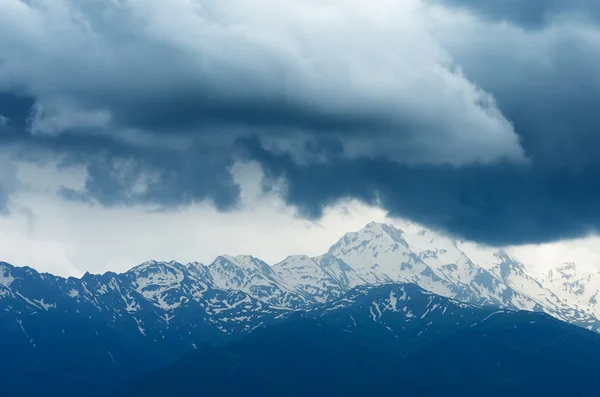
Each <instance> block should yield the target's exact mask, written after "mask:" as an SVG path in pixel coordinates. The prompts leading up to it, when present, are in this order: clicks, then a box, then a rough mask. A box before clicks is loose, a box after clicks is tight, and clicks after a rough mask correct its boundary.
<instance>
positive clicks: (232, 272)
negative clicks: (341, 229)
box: [0, 222, 600, 345]
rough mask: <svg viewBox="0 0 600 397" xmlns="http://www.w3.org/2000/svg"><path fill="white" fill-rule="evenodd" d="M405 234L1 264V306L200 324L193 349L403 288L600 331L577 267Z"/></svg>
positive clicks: (155, 333) (381, 230) (597, 288)
mask: <svg viewBox="0 0 600 397" xmlns="http://www.w3.org/2000/svg"><path fill="white" fill-rule="evenodd" d="M405 229H406V230H403V229H402V230H401V229H398V228H396V227H394V226H392V225H386V224H380V223H374V222H372V223H369V224H368V225H367V226H366V227H364V228H363V229H361V230H359V231H357V232H351V233H347V234H346V235H344V236H343V237H342V238H341V239H340V240H339V241H338V242H337V243H336V244H334V245H333V246H332V247H331V248H330V250H329V251H328V253H326V254H324V255H321V256H318V257H313V258H310V257H308V256H305V255H295V256H290V257H288V258H286V259H285V260H283V261H281V262H280V263H277V264H276V265H274V266H272V267H271V266H269V265H268V264H267V263H265V262H263V261H261V260H260V259H257V258H254V257H252V256H248V255H239V256H235V257H234V256H227V255H224V256H219V257H217V258H216V259H215V260H214V261H213V262H212V263H211V264H210V265H208V266H205V265H203V264H201V263H198V262H192V263H188V264H182V263H178V262H175V261H171V262H160V261H148V262H145V263H143V264H141V265H139V266H136V267H134V268H132V269H131V270H129V271H128V272H125V273H123V274H116V273H111V272H109V273H105V274H103V275H92V274H89V273H86V274H85V275H84V276H83V277H82V278H81V279H76V278H69V279H63V278H60V277H55V276H52V275H48V274H38V273H37V272H35V270H33V269H29V268H16V267H12V266H11V265H8V264H4V263H0V308H3V309H4V310H5V311H9V312H14V313H16V315H15V316H16V317H15V318H18V319H21V318H22V314H23V313H31V312H36V313H39V312H41V311H44V312H48V311H52V310H55V309H57V308H58V309H60V310H64V309H65V308H66V309H67V311H69V313H71V312H75V313H82V312H86V313H89V314H88V316H91V318H94V317H96V316H97V317H98V318H102V319H103V320H102V321H108V322H109V323H111V324H117V323H120V322H125V323H127V324H128V325H127V326H128V327H132V328H133V329H135V330H136V332H138V333H139V334H140V335H141V336H142V337H146V338H151V339H152V340H154V339H156V340H159V339H163V338H167V339H168V338H169V335H171V337H175V336H173V335H174V334H171V332H174V331H172V330H173V329H176V328H177V327H180V329H182V328H183V329H188V328H190V327H191V329H192V330H191V331H190V334H189V335H191V336H189V337H187V338H183V341H184V342H185V343H187V344H188V345H190V344H195V343H199V342H200V341H201V340H202V339H203V338H205V339H206V338H207V339H219V338H220V337H222V336H224V335H228V336H231V335H237V334H239V333H244V332H247V331H248V330H252V329H254V328H256V327H258V326H261V325H263V324H267V323H269V322H270V321H273V320H274V319H276V318H278V317H280V316H282V315H285V313H288V312H289V311H290V310H301V309H307V308H311V307H315V306H317V305H320V304H327V303H329V302H332V301H333V300H335V299H338V298H339V297H340V296H342V295H343V294H345V293H347V292H348V291H350V290H352V289H353V288H355V287H357V286H363V285H380V284H387V283H391V282H392V283H398V282H400V283H414V284H416V285H418V286H419V287H421V288H423V289H424V290H427V291H429V292H432V293H435V294H439V295H441V296H445V297H448V298H452V299H456V300H459V301H463V302H468V303H471V304H475V305H493V306H501V307H503V308H506V309H510V310H529V311H540V312H545V313H548V314H551V315H552V316H554V317H557V318H559V319H562V320H565V321H569V322H572V323H575V324H578V325H581V326H584V327H587V328H590V329H596V330H598V329H600V326H599V324H600V322H599V321H598V318H599V317H600V307H599V306H598V305H597V304H596V299H597V296H598V293H599V292H600V273H598V272H594V271H592V270H591V269H583V268H581V267H576V266H575V265H572V264H571V265H564V266H559V267H556V268H553V269H552V270H551V271H549V272H547V273H545V274H544V275H542V276H540V277H539V278H536V277H534V276H532V275H531V274H530V272H529V271H528V270H527V269H526V268H525V267H524V266H523V265H522V264H520V263H518V262H517V261H515V260H513V259H512V258H510V256H508V255H506V254H505V253H503V252H500V251H496V252H492V253H490V251H487V252H486V253H485V255H479V254H477V255H476V256H475V258H474V257H472V256H471V253H472V252H473V251H472V250H471V249H466V248H468V247H467V245H466V244H464V243H463V242H459V241H455V240H453V239H451V238H449V237H448V236H444V235H442V234H440V233H436V232H434V231H432V230H427V229H424V228H422V227H420V226H416V225H407V226H406V228H405ZM471 248H472V247H471ZM482 258H483V259H482ZM482 260H484V261H485V266H480V264H479V262H481V261H482ZM478 261H479V262H478ZM359 290H360V289H359ZM19 313H20V314H19ZM180 339H181V338H180Z"/></svg>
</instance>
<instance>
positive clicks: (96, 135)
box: [0, 0, 600, 275]
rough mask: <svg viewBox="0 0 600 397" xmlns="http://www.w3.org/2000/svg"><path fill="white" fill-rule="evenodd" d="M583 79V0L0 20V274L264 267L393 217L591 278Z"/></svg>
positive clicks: (42, 1)
mask: <svg viewBox="0 0 600 397" xmlns="http://www.w3.org/2000/svg"><path fill="white" fill-rule="evenodd" d="M599 72H600V3H598V2H597V1H592V0H571V1H563V0H496V1H494V2H484V1H474V0H401V1H398V0H372V1H370V2H367V3H365V2H364V1H358V0H318V1H317V0H299V1H295V0H258V1H251V2H250V1H245V0H229V1H214V0H172V1H169V2H165V1H163V0H85V1H81V0H28V1H17V0H0V260H6V261H10V262H13V263H15V264H17V265H30V266H34V267H36V268H38V269H40V270H44V271H52V272H55V273H58V274H62V275H80V274H81V273H82V272H84V271H92V272H101V271H105V270H109V269H110V270H119V271H121V270H125V269H127V268H128V267H131V266H133V265H134V264H136V263H139V262H142V261H144V260H146V259H150V258H154V259H176V260H180V261H189V260H199V261H204V262H206V261H210V260H212V259H213V258H214V256H216V255H218V254H221V253H230V254H237V253H250V254H253V255H255V256H258V257H261V258H263V259H265V260H267V261H269V262H271V263H273V262H276V261H278V260H281V259H283V258H285V256H287V255H288V254H294V253H306V254H311V255H313V254H314V255H316V254H320V253H322V252H324V251H326V249H327V248H328V247H329V245H331V244H333V243H334V242H335V241H336V239H337V238H339V237H340V236H341V235H342V234H343V233H344V232H346V231H350V230H356V229H359V228H360V227H362V226H364V224H366V223H367V222H369V221H371V220H379V221H390V222H394V220H395V219H397V218H402V219H408V220H411V221H414V222H417V223H421V224H424V225H426V226H428V227H432V228H435V229H437V230H442V231H444V232H447V233H450V234H452V235H455V236H458V237H461V238H465V239H468V240H472V241H475V242H477V243H479V244H485V245H489V246H496V247H511V248H510V250H511V252H514V253H515V254H516V255H518V256H519V257H520V258H523V260H526V261H528V262H532V263H539V265H538V266H540V267H542V266H544V264H545V263H547V262H549V261H557V260H563V258H564V260H574V261H585V262H588V263H591V264H595V265H599V266H600V260H599V253H598V252H596V251H597V250H598V249H597V248H595V247H597V246H598V245H600V244H598V242H599V241H598V239H597V238H595V237H591V236H593V235H594V234H595V233H596V232H597V230H598V228H599V226H600V205H598V203H600V184H599V183H598V181H600V132H598V130H597V129H598V125H599V124H600V123H598V116H597V113H598V105H600V80H599V79H598V78H597V76H598V75H599ZM540 244H542V245H540ZM595 250H596V251H595Z"/></svg>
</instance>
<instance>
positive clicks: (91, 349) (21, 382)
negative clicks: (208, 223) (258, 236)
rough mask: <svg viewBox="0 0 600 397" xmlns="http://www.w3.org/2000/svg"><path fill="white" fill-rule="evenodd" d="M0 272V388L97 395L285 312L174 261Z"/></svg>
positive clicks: (10, 268)
mask: <svg viewBox="0 0 600 397" xmlns="http://www.w3.org/2000/svg"><path fill="white" fill-rule="evenodd" d="M0 274H2V281H3V282H2V286H3V290H2V291H3V295H2V297H1V298H0V370H1V371H2V374H3V375H6V376H9V375H10V377H7V379H10V380H11V382H9V383H5V384H4V386H3V387H4V391H3V393H5V394H3V395H7V396H11V395H22V396H28V395H32V396H38V395H51V396H70V395H73V396H78V395H81V390H88V389H89V390H93V391H94V393H96V392H97V393H98V395H102V393H104V392H107V391H108V390H106V389H107V388H108V389H109V390H110V389H111V388H114V387H118V385H119V384H120V383H121V382H125V381H126V380H127V379H129V378H130V377H131V376H135V375H139V374H141V373H143V372H145V371H148V370H150V369H152V368H155V367H156V366H158V365H162V364H165V363H167V362H169V361H171V360H174V359H176V358H179V357H181V356H182V355H183V354H185V353H187V352H189V351H191V350H193V349H194V348H195V347H196V346H199V345H201V344H203V343H213V344H220V343H224V342H227V341H230V340H232V339H235V338H239V337H241V336H242V335H245V334H247V333H248V332H250V331H251V330H253V329H255V328H257V327H259V326H261V325H263V324H265V323H268V322H271V321H275V320H276V318H277V317H278V316H281V315H284V314H285V313H287V310H281V309H277V308H273V307H270V306H268V305H267V304H265V303H264V302H262V301H260V300H257V299H254V298H252V297H251V296H249V295H247V294H245V293H244V292H242V291H226V290H221V289H218V288H214V287H213V286H212V285H209V283H208V281H209V280H207V279H201V278H199V275H198V272H191V271H189V269H188V268H187V267H186V266H184V265H182V264H179V263H177V262H169V263H166V262H147V263H144V264H142V265H140V266H138V267H135V268H133V269H132V270H131V271H129V272H127V273H123V274H114V273H106V274H104V275H101V276H95V275H91V274H86V275H84V276H83V277H82V278H81V279H74V278H69V279H63V278H60V277H55V276H51V275H48V274H39V273H37V272H36V271H35V270H33V269H29V268H17V267H13V266H11V265H8V264H6V263H0ZM107 378H110V379H111V382H109V383H107V382H106V379H107ZM32 379H37V380H44V381H40V382H32ZM29 388H32V389H29ZM17 390H18V393H17ZM12 392H15V393H17V394H11V393H12ZM91 393H92V392H89V394H87V395H92V394H91Z"/></svg>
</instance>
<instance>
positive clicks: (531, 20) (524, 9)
mask: <svg viewBox="0 0 600 397" xmlns="http://www.w3.org/2000/svg"><path fill="white" fill-rule="evenodd" d="M434 1H435V2H437V3H438V4H443V5H448V6H452V7H458V8H462V9H466V10H469V11H472V12H476V13H478V14H479V15H482V16H484V17H485V18H488V19H490V20H492V21H507V22H509V23H513V24H516V25H519V26H521V27H524V28H527V29H541V28H544V27H546V26H548V25H551V24H552V23H556V22H562V21H564V20H566V19H567V20H568V19H572V18H576V19H578V20H579V21H580V22H589V21H592V22H596V21H598V17H600V6H599V4H598V2H597V1H595V0H569V1H563V0H496V1H477V0H434Z"/></svg>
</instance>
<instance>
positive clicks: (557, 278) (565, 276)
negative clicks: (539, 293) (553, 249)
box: [539, 262, 600, 318]
mask: <svg viewBox="0 0 600 397" xmlns="http://www.w3.org/2000/svg"><path fill="white" fill-rule="evenodd" d="M539 281H540V283H541V285H543V287H544V288H547V289H548V290H550V291H552V292H554V293H555V294H556V295H557V296H558V297H559V298H561V299H562V300H564V301H565V302H569V304H570V305H572V306H574V307H577V308H578V309H581V310H583V311H585V312H586V313H589V314H591V315H593V316H595V317H596V318H600V305H599V304H598V301H599V300H600V271H599V270H598V268H596V267H593V266H585V265H582V264H577V263H572V262H571V263H563V264H559V265H555V266H553V267H551V268H550V269H548V270H546V271H545V272H543V273H542V274H541V275H540V277H539Z"/></svg>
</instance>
